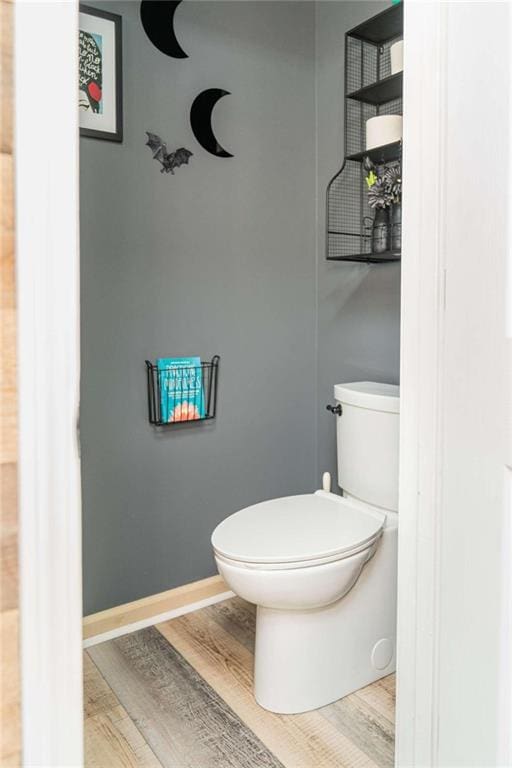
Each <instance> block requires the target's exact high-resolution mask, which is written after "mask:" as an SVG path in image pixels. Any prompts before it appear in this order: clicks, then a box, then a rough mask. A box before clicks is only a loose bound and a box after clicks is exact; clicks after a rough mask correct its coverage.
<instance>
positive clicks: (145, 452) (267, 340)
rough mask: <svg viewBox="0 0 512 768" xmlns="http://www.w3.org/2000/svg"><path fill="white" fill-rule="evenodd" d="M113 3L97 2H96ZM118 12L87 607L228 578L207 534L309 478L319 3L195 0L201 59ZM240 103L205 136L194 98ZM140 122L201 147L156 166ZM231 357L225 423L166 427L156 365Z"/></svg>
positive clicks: (87, 235) (93, 277)
mask: <svg viewBox="0 0 512 768" xmlns="http://www.w3.org/2000/svg"><path fill="white" fill-rule="evenodd" d="M99 5H100V4H99V3H98V6H99ZM101 7H103V8H106V9H110V10H112V11H113V12H115V13H120V14H121V15H122V16H123V34H124V109H125V125H124V128H125V134H124V135H125V138H124V142H123V143H122V144H114V143H111V142H105V141H97V140H92V139H82V140H81V190H80V192H81V263H82V275H81V279H82V286H81V297H82V393H81V437H82V478H83V520H84V610H85V613H86V614H88V613H91V612H95V611H98V610H101V609H104V608H107V607H110V606H112V605H116V604H120V603H124V602H126V601H129V600H134V599H137V598H139V597H142V596H144V595H148V594H151V593H155V592H159V591H162V590H165V589H169V588H171V587H174V586H176V585H179V584H183V583H186V582H189V581H193V580H195V579H200V578H202V577H206V576H209V575H212V574H213V573H214V572H215V568H214V564H213V559H212V556H211V551H210V534H211V532H212V530H213V528H214V527H215V525H216V524H217V523H218V522H219V521H220V520H221V519H223V518H224V517H226V516H227V515H229V514H231V513H232V512H234V511H236V510H237V509H239V508H240V507H242V506H244V505H247V504H251V503H254V502H257V501H260V500H263V499H265V498H269V497H273V496H274V497H275V496H279V495H285V494H290V493H297V492H304V491H309V490H311V488H312V486H313V481H314V443H315V432H314V409H313V407H312V403H313V402H314V397H315V396H314V380H315V370H314V344H315V338H314V334H315V273H314V270H315V264H314V251H315V156H314V131H315V113H314V88H315V82H314V6H313V4H312V3H308V2H298V3H295V2H282V3H274V2H272V3H270V2H242V3H238V2H226V3H223V2H206V3H200V2H193V1H192V0H187V2H186V3H184V4H183V5H182V6H181V7H180V9H179V12H178V14H177V21H176V26H177V30H178V34H179V37H180V40H181V42H182V45H183V47H184V49H185V50H186V51H187V53H188V54H189V56H190V58H189V59H186V60H184V61H178V60H174V59H170V58H168V57H166V56H165V55H163V54H161V53H159V51H157V50H156V49H155V48H154V47H153V45H152V44H151V43H150V42H149V40H148V39H147V37H146V35H145V33H144V31H143V29H142V27H141V25H140V22H139V18H138V9H139V3H138V2H137V3H136V2H111V3H102V4H101ZM209 87H221V88H224V89H226V90H228V91H230V92H231V93H232V94H233V95H232V96H228V97H226V98H225V99H224V100H223V101H222V102H221V103H220V104H219V105H218V106H217V107H216V113H215V120H214V125H215V129H216V131H217V133H218V136H219V139H220V141H221V142H222V143H224V144H225V146H226V147H227V148H228V149H230V150H231V151H232V152H233V153H234V155H235V157H234V158H233V159H228V160H225V159H218V158H214V157H212V156H211V155H209V154H207V153H206V152H204V150H202V149H201V147H200V146H199V145H198V144H197V143H196V141H195V139H194V137H193V135H192V132H191V130H190V128H189V124H188V113H189V108H190V105H191V103H192V100H193V98H194V97H195V96H196V95H197V94H198V93H199V92H200V91H201V90H203V89H205V88H209ZM145 130H151V131H154V132H156V133H158V134H160V135H161V136H162V138H164V139H166V140H167V142H168V144H169V148H176V147H179V146H185V147H188V148H189V149H191V150H192V152H194V156H193V157H192V158H191V162H190V165H189V166H188V167H182V168H179V169H178V170H177V171H176V175H175V176H170V175H163V174H160V173H159V165H158V164H157V163H156V162H155V161H153V160H152V159H151V155H150V151H149V149H148V148H147V147H145V146H144V142H145V135H144V131H145ZM215 353H218V354H220V355H221V358H222V360H221V371H220V387H219V403H218V418H217V420H216V421H215V422H213V423H208V424H204V425H199V426H196V427H193V428H177V429H170V430H168V431H166V432H165V433H158V432H157V431H156V430H155V429H154V428H152V427H150V426H149V424H148V423H147V415H146V392H145V379H144V376H145V373H144V360H145V359H146V358H156V357H159V356H178V355H184V356H185V355H193V354H199V355H201V357H202V358H203V359H207V358H208V357H209V356H211V355H213V354H215Z"/></svg>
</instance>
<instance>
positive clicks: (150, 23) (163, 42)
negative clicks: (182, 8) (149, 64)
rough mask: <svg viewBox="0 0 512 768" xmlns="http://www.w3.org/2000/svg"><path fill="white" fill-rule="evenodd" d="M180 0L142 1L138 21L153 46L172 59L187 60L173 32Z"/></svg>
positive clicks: (186, 55)
mask: <svg viewBox="0 0 512 768" xmlns="http://www.w3.org/2000/svg"><path fill="white" fill-rule="evenodd" d="M180 3H181V0H173V1H171V0H142V2H141V4H140V20H141V22H142V26H143V27H144V31H145V33H146V35H147V36H148V37H149V39H150V40H151V42H152V43H153V45H154V46H156V47H157V48H158V50H159V51H161V52H162V53H165V54H167V56H172V57H173V58H174V59H188V54H187V53H185V51H184V50H183V48H182V47H181V45H180V44H179V43H178V40H177V38H176V34H175V32H174V14H175V13H176V8H177V7H178V5H179V4H180Z"/></svg>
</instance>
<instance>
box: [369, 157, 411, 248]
mask: <svg viewBox="0 0 512 768" xmlns="http://www.w3.org/2000/svg"><path fill="white" fill-rule="evenodd" d="M364 169H365V171H366V185H367V187H368V205H369V206H370V208H373V209H375V217H374V219H373V221H372V253H385V252H386V251H394V252H399V251H400V249H401V240H402V171H401V167H400V163H393V164H388V165H375V163H374V162H373V161H372V160H370V158H369V157H365V159H364Z"/></svg>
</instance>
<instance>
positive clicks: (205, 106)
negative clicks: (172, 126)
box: [190, 88, 233, 157]
mask: <svg viewBox="0 0 512 768" xmlns="http://www.w3.org/2000/svg"><path fill="white" fill-rule="evenodd" d="M223 96H229V91H223V90H222V89H221V88H208V89H207V90H206V91H202V93H200V94H199V96H196V98H195V99H194V102H193V104H192V107H191V109H190V125H191V126H192V131H193V132H194V136H195V137H196V139H197V140H198V142H199V143H200V145H201V146H202V147H203V149H206V151H207V152H210V153H211V154H212V155H215V157H233V155H232V154H231V153H230V152H227V151H226V150H225V149H223V148H222V147H221V145H220V144H219V142H218V141H217V139H216V137H215V134H214V132H213V128H212V112H213V108H214V106H215V105H216V103H217V102H218V100H219V99H221V98H222V97H223Z"/></svg>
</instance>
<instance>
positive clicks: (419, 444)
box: [396, 2, 447, 768]
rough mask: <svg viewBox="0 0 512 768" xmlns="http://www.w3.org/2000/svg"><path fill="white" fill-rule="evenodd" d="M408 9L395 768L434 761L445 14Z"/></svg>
mask: <svg viewBox="0 0 512 768" xmlns="http://www.w3.org/2000/svg"><path fill="white" fill-rule="evenodd" d="M405 8H406V12H405V24H404V41H405V42H404V49H405V50H404V104H406V105H407V109H406V110H404V161H403V165H404V167H403V176H404V188H405V189H406V190H407V191H406V193H405V195H404V214H405V215H404V230H403V253H404V258H403V259H402V299H401V374H400V395H401V397H400V400H401V408H400V446H401V450H400V454H401V455H400V516H399V519H400V526H399V585H398V652H397V655H398V666H397V672H398V674H397V688H398V690H397V727H396V736H397V738H396V758H397V765H398V766H404V768H405V767H406V766H416V765H425V766H426V765H429V766H434V765H436V764H437V763H436V758H435V756H436V739H437V736H436V732H437V720H436V713H437V702H436V692H437V686H436V679H435V677H436V671H437V662H436V657H437V623H438V616H437V605H438V589H439V584H438V571H439V560H438V546H439V517H438V516H439V510H440V498H441V496H442V491H443V489H442V473H441V471H440V470H441V462H442V447H441V433H442V393H441V387H442V347H443V336H444V312H443V302H444V275H445V265H444V247H443V236H444V224H445V216H446V211H445V210H444V208H443V197H444V195H443V185H444V170H445V167H444V162H445V157H444V149H443V141H444V115H445V113H446V108H445V92H444V82H445V79H444V76H445V72H444V69H445V53H446V49H445V40H444V34H445V29H446V18H445V17H446V12H447V7H446V5H444V4H442V3H437V2H427V3H423V2H417V3H410V4H407V5H406V7H405ZM425 168H428V169H429V173H427V174H425V173H424V172H423V169H425ZM420 178H421V180H422V181H421V183H417V180H418V179H420Z"/></svg>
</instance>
